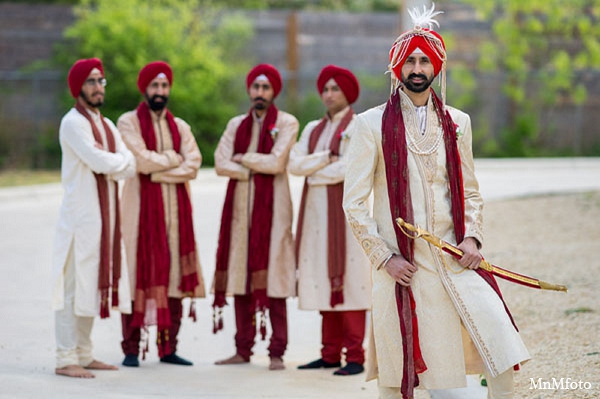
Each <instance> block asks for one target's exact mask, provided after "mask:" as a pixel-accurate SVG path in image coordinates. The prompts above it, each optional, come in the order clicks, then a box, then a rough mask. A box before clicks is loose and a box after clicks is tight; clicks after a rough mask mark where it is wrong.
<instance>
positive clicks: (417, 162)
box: [344, 7, 529, 399]
mask: <svg viewBox="0 0 600 399" xmlns="http://www.w3.org/2000/svg"><path fill="white" fill-rule="evenodd" d="M437 14H439V12H438V13H436V12H434V9H433V7H432V8H431V9H429V10H428V9H427V8H425V7H424V8H423V12H422V13H420V12H417V11H412V12H411V16H412V17H413V22H414V24H415V27H414V29H411V30H409V31H408V32H405V33H403V34H402V35H401V36H400V37H399V38H398V39H396V41H395V42H394V44H393V46H392V49H391V51H390V64H389V70H390V73H391V74H392V94H391V97H390V99H389V100H388V102H387V104H385V105H382V106H379V107H375V108H372V109H370V110H368V111H366V112H364V113H362V114H360V115H359V116H358V117H357V118H356V123H355V125H354V129H353V131H352V132H351V137H352V141H351V143H350V149H349V155H348V157H349V158H350V159H352V162H351V163H350V164H349V165H348V167H347V172H346V180H345V186H344V210H345V211H346V216H347V218H348V221H349V223H350V226H351V227H352V229H353V231H354V235H355V236H356V238H357V239H358V240H359V242H360V244H361V247H362V248H363V250H364V251H365V253H366V254H367V256H368V258H369V260H370V262H371V265H372V279H373V307H372V313H371V315H372V336H371V338H370V342H371V343H372V346H371V347H370V350H369V351H368V352H367V354H368V359H367V374H368V375H367V378H368V379H374V378H377V379H378V385H379V392H380V397H381V398H403V399H406V398H413V389H414V388H415V387H417V386H420V387H424V388H425V389H428V390H438V389H443V390H445V389H449V388H460V387H464V386H466V374H479V373H483V374H485V376H486V379H487V383H488V392H489V393H488V398H494V399H497V398H512V397H513V369H514V368H516V367H517V366H518V365H519V364H520V363H522V362H525V361H527V360H528V359H529V353H528V352H527V349H526V347H525V345H524V343H523V341H522V339H521V337H520V335H519V333H518V330H517V328H516V326H515V325H514V323H513V320H512V317H511V315H510V313H509V311H508V308H507V307H506V305H505V304H504V302H503V300H502V296H501V294H500V290H499V288H498V285H497V283H496V281H495V279H494V278H493V276H492V275H491V274H490V273H488V272H486V271H484V270H482V269H481V268H479V264H480V261H481V259H482V257H481V254H480V252H479V249H480V248H481V245H482V244H483V232H482V225H483V222H482V207H483V200H482V198H481V195H480V194H479V191H478V183H477V179H476V177H475V173H474V163H473V153H472V148H471V141H472V134H471V122H470V118H469V116H468V115H467V114H465V113H464V112H461V111H459V110H457V109H455V108H452V107H449V106H446V105H445V101H444V93H445V79H444V75H445V66H446V50H445V46H444V41H443V39H442V37H441V36H440V35H439V34H438V33H437V32H435V31H434V30H432V27H433V25H434V24H436V25H437V21H435V20H433V19H432V17H434V16H435V15H437ZM438 74H441V77H442V79H441V80H442V82H441V84H442V89H441V92H442V99H440V98H439V97H438V95H437V94H436V93H435V91H434V90H433V88H432V87H431V83H432V82H433V80H434V79H435V77H436V76H438ZM371 193H373V198H374V204H373V207H372V209H371V208H370V207H369V206H368V202H367V201H368V199H369V197H370V195H371ZM397 218H402V219H404V220H405V221H407V222H409V223H411V224H416V225H419V226H421V227H423V228H425V229H426V230H428V231H430V232H432V233H433V234H435V235H436V236H438V237H441V238H442V239H443V240H446V241H448V242H450V243H452V244H454V245H456V246H458V248H460V249H461V250H462V251H463V252H464V255H463V256H462V257H461V258H460V259H455V258H453V257H452V256H450V255H447V254H445V253H443V252H442V251H439V250H438V249H436V248H435V247H433V246H431V245H430V244H428V243H427V242H426V241H424V240H412V239H410V238H409V237H408V236H407V235H406V234H404V233H403V231H401V230H400V228H399V227H398V225H397V224H396V223H395V221H396V219H397ZM453 394H454V395H456V397H464V396H465V394H464V393H461V392H460V390H458V391H457V392H455V393H453Z"/></svg>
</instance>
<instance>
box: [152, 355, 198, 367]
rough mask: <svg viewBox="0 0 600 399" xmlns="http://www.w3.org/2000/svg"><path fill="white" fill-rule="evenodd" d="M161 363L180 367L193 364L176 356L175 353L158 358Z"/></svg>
mask: <svg viewBox="0 0 600 399" xmlns="http://www.w3.org/2000/svg"><path fill="white" fill-rule="evenodd" d="M160 361H161V362H162V363H170V364H179V365H180V366H193V365H194V363H192V362H190V361H189V360H186V359H184V358H182V357H179V356H177V355H176V354H175V353H171V354H170V355H167V356H164V357H161V358H160Z"/></svg>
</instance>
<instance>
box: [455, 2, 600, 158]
mask: <svg viewBox="0 0 600 399" xmlns="http://www.w3.org/2000/svg"><path fill="white" fill-rule="evenodd" d="M463 2H465V3H468V4H470V5H471V6H473V7H474V9H476V10H477V11H478V12H479V13H480V15H481V16H482V17H483V18H484V19H485V20H487V21H490V22H491V26H492V28H491V37H490V38H489V39H488V40H485V41H484V42H483V43H482V45H481V47H480V52H479V53H480V59H479V69H480V70H481V71H483V72H486V73H498V74H500V76H501V77H502V79H503V81H504V84H503V90H504V94H505V95H506V96H507V97H508V99H509V101H510V104H509V112H508V118H509V124H510V126H511V127H512V128H511V129H509V130H507V131H506V132H505V137H503V139H504V140H503V142H504V144H503V145H502V146H500V145H497V144H494V145H496V146H497V149H498V152H499V153H500V154H501V155H502V154H510V155H513V156H515V155H516V156H526V155H536V153H535V147H536V141H537V138H538V134H539V130H540V122H541V119H540V118H541V115H542V109H543V108H548V107H550V108H551V107H555V106H558V105H564V104H575V105H579V107H577V109H581V104H583V103H584V102H585V100H586V95H587V93H586V88H585V84H584V82H582V81H581V76H582V74H583V73H584V72H585V71H589V70H590V69H593V68H596V69H597V68H598V67H599V66H600V41H599V39H600V24H599V23H598V19H599V17H600V0H570V1H568V2H566V1H564V0H463ZM575 129H577V127H575ZM579 129H581V127H579ZM575 134H577V132H575Z"/></svg>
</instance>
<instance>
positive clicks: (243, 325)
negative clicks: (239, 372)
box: [234, 295, 288, 360]
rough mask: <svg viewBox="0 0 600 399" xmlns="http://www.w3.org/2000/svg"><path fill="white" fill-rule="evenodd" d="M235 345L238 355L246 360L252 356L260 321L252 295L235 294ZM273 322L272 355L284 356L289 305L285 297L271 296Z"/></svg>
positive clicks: (271, 319) (270, 306) (270, 349)
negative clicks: (258, 320)
mask: <svg viewBox="0 0 600 399" xmlns="http://www.w3.org/2000/svg"><path fill="white" fill-rule="evenodd" d="M234 306H235V325H236V329H237V331H236V333H235V347H236V352H237V354H238V355H240V356H241V357H243V358H244V359H246V360H249V359H250V356H252V347H253V346H254V338H255V336H256V329H257V327H258V323H257V322H256V310H255V309H254V306H253V304H252V296H251V295H235V296H234ZM268 319H269V320H270V322H271V330H272V334H271V342H270V344H269V356H270V357H282V356H283V354H284V353H285V350H286V348H287V340H288V332H287V307H286V302H285V298H271V297H269V317H268Z"/></svg>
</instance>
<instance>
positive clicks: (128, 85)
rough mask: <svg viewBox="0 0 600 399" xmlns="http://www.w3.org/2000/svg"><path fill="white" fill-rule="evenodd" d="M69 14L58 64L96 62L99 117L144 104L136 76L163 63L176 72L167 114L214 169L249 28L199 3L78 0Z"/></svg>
mask: <svg viewBox="0 0 600 399" xmlns="http://www.w3.org/2000/svg"><path fill="white" fill-rule="evenodd" d="M75 14H76V16H77V21H76V22H75V23H74V25H72V26H71V27H69V28H68V29H67V30H66V32H65V36H66V38H67V39H68V40H67V42H66V43H65V44H63V45H62V46H61V47H60V48H59V50H58V54H57V58H56V59H57V61H58V62H59V64H61V65H62V69H63V70H65V71H66V70H68V68H69V66H70V65H71V64H72V63H73V62H74V61H75V60H76V59H78V58H88V57H99V58H100V59H102V62H103V64H104V69H105V73H106V78H107V80H108V86H107V95H106V104H105V106H104V107H103V109H102V112H103V113H104V114H105V115H107V116H108V117H110V118H111V119H112V120H116V118H118V117H119V115H120V114H122V113H123V112H124V111H126V110H129V109H133V108H135V107H136V106H137V104H138V103H139V102H140V101H141V100H142V96H141V95H140V93H139V92H138V90H137V85H136V82H137V75H138V72H139V70H140V69H141V68H142V67H143V66H144V65H145V64H147V63H148V62H151V61H155V60H163V61H166V62H168V63H169V64H170V65H171V66H172V68H173V74H174V78H173V87H172V91H171V98H170V101H169V109H171V110H172V111H173V113H174V114H175V115H177V116H180V117H181V118H183V119H184V120H186V121H187V122H188V123H189V124H190V125H191V126H192V131H193V132H194V134H195V135H196V138H197V140H198V144H199V146H200V149H201V151H202V153H203V156H204V163H205V164H208V165H210V164H212V155H213V152H214V148H215V146H216V143H217V141H218V138H219V137H220V135H221V134H222V132H223V129H224V127H225V124H226V122H227V119H228V118H230V117H231V116H232V115H234V114H235V113H237V112H238V109H237V108H238V107H237V105H238V104H239V103H240V101H242V99H243V98H245V97H243V95H244V93H245V90H244V88H245V86H244V82H243V79H242V78H241V77H243V76H245V75H244V74H245V72H246V70H247V69H248V65H249V63H248V62H247V61H245V60H247V57H245V56H244V52H243V50H244V45H245V44H246V42H247V41H248V40H249V38H250V37H251V34H252V27H251V24H250V22H248V21H246V20H245V19H243V17H241V16H240V15H236V14H231V13H228V14H220V13H219V12H218V10H217V9H216V8H215V7H213V6H212V4H211V2H208V1H204V2H202V4H201V3H200V2H199V1H197V0H155V1H152V2H148V1H145V0H96V1H92V0H83V1H82V3H81V4H80V5H79V6H77V7H76V8H75ZM69 101H72V100H69Z"/></svg>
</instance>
